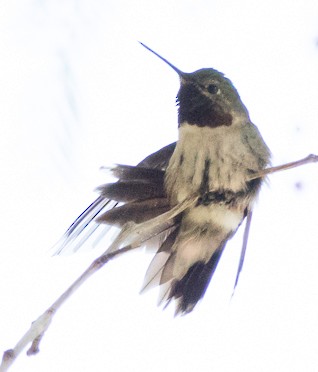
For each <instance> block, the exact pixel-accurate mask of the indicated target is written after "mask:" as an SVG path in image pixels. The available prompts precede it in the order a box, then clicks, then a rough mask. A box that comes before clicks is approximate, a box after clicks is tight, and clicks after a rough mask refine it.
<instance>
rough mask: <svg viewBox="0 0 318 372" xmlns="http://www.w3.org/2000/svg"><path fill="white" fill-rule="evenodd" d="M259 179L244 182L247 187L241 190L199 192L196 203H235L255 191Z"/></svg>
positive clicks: (206, 204)
mask: <svg viewBox="0 0 318 372" xmlns="http://www.w3.org/2000/svg"><path fill="white" fill-rule="evenodd" d="M260 183H261V180H260V179H255V180H252V181H250V182H248V183H247V184H246V186H247V188H246V189H244V190H241V191H237V192H233V191H232V190H218V191H208V192H203V193H201V196H200V197H199V199H198V202H197V205H205V206H208V205H210V204H225V205H235V204H236V203H238V202H239V201H240V200H241V199H242V198H246V197H248V196H250V195H253V194H255V193H256V192H257V190H258V188H259V186H260Z"/></svg>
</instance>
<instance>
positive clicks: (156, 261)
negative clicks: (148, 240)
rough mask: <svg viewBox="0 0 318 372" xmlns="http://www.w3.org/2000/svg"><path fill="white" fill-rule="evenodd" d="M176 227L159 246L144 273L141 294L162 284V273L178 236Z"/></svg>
mask: <svg viewBox="0 0 318 372" xmlns="http://www.w3.org/2000/svg"><path fill="white" fill-rule="evenodd" d="M178 231H179V229H178V227H176V228H175V229H174V230H173V231H172V232H171V233H170V234H169V235H168V236H167V237H166V239H165V240H164V242H163V243H162V244H161V246H160V248H159V250H158V252H157V253H156V255H155V256H154V258H153V259H152V261H151V263H150V265H149V267H148V270H147V272H146V275H145V278H144V282H143V285H142V288H141V291H140V292H141V293H143V292H145V291H146V290H148V289H150V288H153V287H155V286H157V285H160V284H162V283H161V278H162V271H163V269H164V268H165V267H166V265H167V260H168V259H169V257H170V256H171V248H172V246H173V244H174V242H175V240H176V237H177V235H178Z"/></svg>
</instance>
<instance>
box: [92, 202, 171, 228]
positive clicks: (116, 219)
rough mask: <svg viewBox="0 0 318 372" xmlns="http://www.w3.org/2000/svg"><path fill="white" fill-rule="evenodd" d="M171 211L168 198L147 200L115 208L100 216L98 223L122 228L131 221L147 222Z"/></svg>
mask: <svg viewBox="0 0 318 372" xmlns="http://www.w3.org/2000/svg"><path fill="white" fill-rule="evenodd" d="M169 209H170V205H169V202H168V199H166V198H157V199H147V200H142V201H136V202H131V203H127V204H124V205H122V206H119V207H116V208H113V209H111V210H109V211H107V212H105V213H103V214H102V215H101V216H99V217H98V218H97V219H96V221H97V222H98V223H106V224H109V225H113V226H118V227H122V226H123V225H124V224H125V223H127V222H129V221H132V222H135V223H141V222H145V221H147V220H150V219H151V218H154V217H157V216H159V215H160V214H162V213H165V212H167V211H168V210H169Z"/></svg>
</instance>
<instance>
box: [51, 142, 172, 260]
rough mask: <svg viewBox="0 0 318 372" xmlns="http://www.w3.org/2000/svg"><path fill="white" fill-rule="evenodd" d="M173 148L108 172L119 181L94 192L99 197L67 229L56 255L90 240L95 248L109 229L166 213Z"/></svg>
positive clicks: (70, 250)
mask: <svg viewBox="0 0 318 372" xmlns="http://www.w3.org/2000/svg"><path fill="white" fill-rule="evenodd" d="M175 147H176V142H173V143H171V144H170V145H167V146H165V147H163V148H162V149H160V150H159V151H156V152H154V153H153V154H151V155H149V156H147V157H146V158H145V159H144V160H142V161H141V162H140V163H139V164H138V165H137V166H127V165H117V166H115V167H114V168H112V169H110V170H111V172H112V174H113V175H114V176H115V177H116V178H118V181H117V182H114V183H109V184H105V185H102V186H100V187H98V188H97V191H98V192H99V196H98V197H97V198H96V199H95V200H94V201H93V202H92V203H91V204H90V205H89V206H88V207H87V208H86V209H85V210H84V211H83V212H82V213H81V214H80V215H79V216H78V217H77V218H76V219H75V221H74V222H73V223H72V224H71V225H70V226H69V228H68V229H67V230H66V232H65V233H64V234H63V236H62V238H61V239H60V241H59V242H58V243H57V244H56V246H55V254H61V253H65V252H76V251H77V250H79V249H80V248H81V247H82V246H83V245H84V244H85V243H86V242H87V240H88V239H90V238H91V237H92V244H93V245H96V244H97V243H98V242H99V241H100V240H101V239H102V238H103V237H104V236H105V234H106V233H108V231H109V229H110V228H111V226H114V225H115V226H117V227H121V226H123V225H124V224H125V223H126V222H128V221H134V222H138V223H139V222H143V221H145V220H147V219H150V218H153V217H156V216H157V215H159V214H162V213H164V212H166V211H167V210H168V209H169V206H168V201H167V199H166V198H165V192H164V172H165V170H166V168H167V166H168V163H169V160H170V158H171V156H172V154H173V151H174V149H175ZM106 224H107V225H106Z"/></svg>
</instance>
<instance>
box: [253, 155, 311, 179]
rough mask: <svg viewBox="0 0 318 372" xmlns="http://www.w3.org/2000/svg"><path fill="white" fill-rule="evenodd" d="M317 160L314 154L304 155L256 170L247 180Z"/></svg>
mask: <svg viewBox="0 0 318 372" xmlns="http://www.w3.org/2000/svg"><path fill="white" fill-rule="evenodd" d="M317 162H318V155H315V154H310V155H308V156H306V157H305V158H303V159H300V160H296V161H292V162H290V163H286V164H282V165H277V166H276V167H271V168H266V169H264V170H262V171H260V172H257V173H255V174H253V175H251V176H250V177H249V180H250V181H251V180H255V179H256V178H262V177H265V176H267V175H269V174H273V173H276V172H280V171H283V170H288V169H292V168H296V167H301V166H302V165H305V164H310V163H317Z"/></svg>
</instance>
